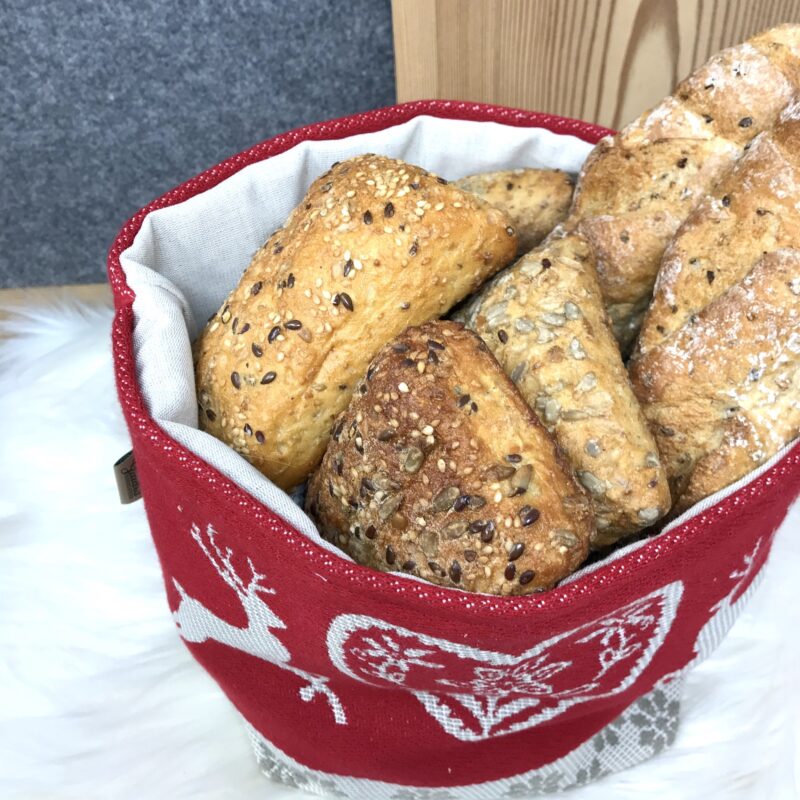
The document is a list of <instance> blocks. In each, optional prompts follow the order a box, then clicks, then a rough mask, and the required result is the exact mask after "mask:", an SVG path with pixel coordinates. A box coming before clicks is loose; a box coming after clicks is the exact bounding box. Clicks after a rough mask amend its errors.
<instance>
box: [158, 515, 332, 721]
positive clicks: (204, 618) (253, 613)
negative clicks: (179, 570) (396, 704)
mask: <svg viewBox="0 0 800 800" xmlns="http://www.w3.org/2000/svg"><path fill="white" fill-rule="evenodd" d="M190 532H191V536H192V538H193V539H194V540H195V542H197V544H198V546H199V547H200V549H201V550H202V551H203V553H204V555H205V556H206V558H207V559H208V560H209V561H210V562H211V564H212V566H213V567H214V569H215V570H216V571H217V573H218V574H219V576H220V577H221V578H222V580H224V581H225V583H226V584H227V585H228V586H229V587H230V588H231V589H233V591H234V592H235V593H236V596H237V598H238V599H239V602H240V604H241V606H242V610H243V611H244V613H245V615H246V617H247V625H246V626H245V627H239V626H237V625H232V624H231V623H229V622H227V621H226V620H224V619H222V618H220V617H218V616H217V615H216V614H214V613H213V612H212V611H210V610H209V609H208V608H206V607H205V606H204V605H203V604H202V603H201V602H200V601H199V600H197V599H195V598H194V597H191V596H190V595H189V594H188V593H187V592H186V590H185V589H184V588H183V586H181V584H180V583H178V581H177V580H176V579H175V578H173V579H172V582H173V584H174V585H175V588H176V590H177V591H178V594H179V595H180V598H181V599H180V603H179V604H178V608H177V610H176V611H175V612H174V613H173V618H174V619H175V622H176V624H177V626H178V629H179V630H180V633H181V636H182V637H183V638H184V639H185V640H186V641H187V642H194V643H200V642H205V641H208V640H213V641H216V642H220V643H221V644H225V645H228V646H229V647H233V648H234V649H236V650H239V651H241V652H243V653H248V654H249V655H252V656H255V657H256V658H260V659H263V660H264V661H268V662H269V663H270V664H274V665H275V666H277V667H280V668H281V669H284V670H286V671H287V672H291V673H293V674H294V675H297V676H298V677H300V678H302V679H303V680H304V681H306V684H305V685H304V686H302V687H301V688H300V691H299V694H300V699H301V700H303V701H304V702H306V703H308V702H311V701H312V700H313V699H314V698H315V697H316V696H317V695H319V694H321V695H323V696H324V697H325V699H326V700H327V702H328V705H329V706H330V708H331V711H332V713H333V717H334V720H335V721H336V723H337V724H339V725H345V724H346V723H347V716H346V714H345V712H344V708H343V707H342V704H341V702H340V701H339V698H338V697H337V695H336V694H335V693H334V692H333V690H332V689H331V688H330V687H329V686H328V685H327V681H328V679H327V678H326V677H324V676H322V675H316V674H314V673H312V672H306V671H305V670H303V669H300V668H299V667H295V666H294V665H293V664H290V663H289V661H290V660H291V653H290V652H289V650H288V649H287V648H286V646H285V645H284V644H283V642H281V640H280V639H279V638H278V637H277V636H276V635H275V634H274V633H273V632H272V630H273V629H277V630H285V629H286V623H285V622H284V621H283V620H282V619H281V618H280V617H279V616H278V615H277V614H276V613H275V612H274V611H273V610H272V609H271V608H270V607H269V605H268V604H267V603H266V602H265V600H264V595H274V594H276V592H275V590H274V589H272V588H269V587H267V586H265V585H264V583H263V581H265V580H266V577H267V576H266V575H264V574H262V573H260V572H258V570H257V569H256V568H255V566H254V564H253V562H252V560H251V559H250V558H248V559H247V567H248V570H249V573H250V577H249V579H248V580H247V581H245V580H244V579H243V578H242V576H241V575H240V574H239V573H238V571H237V570H236V568H235V567H234V565H233V558H234V555H235V554H234V552H233V550H232V549H231V548H230V547H225V548H224V549H223V548H221V547H220V546H219V544H218V543H217V536H218V534H217V531H215V530H214V528H213V527H212V526H211V525H208V526H207V527H206V530H205V534H204V532H203V531H202V530H201V529H200V527H199V526H198V525H192V527H191V531H190Z"/></svg>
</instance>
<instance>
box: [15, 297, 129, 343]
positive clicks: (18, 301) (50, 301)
mask: <svg viewBox="0 0 800 800" xmlns="http://www.w3.org/2000/svg"><path fill="white" fill-rule="evenodd" d="M73 302H82V303H88V304H90V305H95V306H96V305H106V306H108V307H109V308H110V307H111V306H112V305H113V300H112V297H111V287H110V286H109V285H108V284H107V283H86V284H80V285H78V284H75V285H69V286H34V287H29V288H21V289H0V321H2V320H4V319H8V318H9V317H14V316H15V315H16V314H19V313H25V311H31V310H33V309H36V308H40V307H42V306H52V305H57V304H59V303H73ZM12 335H13V327H8V326H6V327H0V341H2V340H3V339H4V338H9V337H10V336H12Z"/></svg>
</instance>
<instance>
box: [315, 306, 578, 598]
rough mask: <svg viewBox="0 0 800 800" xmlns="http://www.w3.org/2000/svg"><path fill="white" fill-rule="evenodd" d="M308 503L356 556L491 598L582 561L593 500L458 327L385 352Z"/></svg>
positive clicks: (342, 422)
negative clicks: (489, 594) (590, 502)
mask: <svg viewBox="0 0 800 800" xmlns="http://www.w3.org/2000/svg"><path fill="white" fill-rule="evenodd" d="M306 505H307V508H308V511H309V513H310V514H311V515H312V516H313V517H314V518H315V519H316V520H317V523H318V525H319V528H320V531H321V532H322V534H323V536H325V537H326V538H328V539H329V540H330V541H332V542H334V543H335V544H337V545H339V546H340V547H341V548H342V549H343V550H345V551H346V552H347V553H349V554H350V555H351V556H352V557H353V558H354V559H355V560H356V561H357V562H359V563H360V564H364V565H367V566H370V567H374V568H376V569H379V570H383V571H405V572H408V573H410V574H413V575H417V576H419V577H421V578H424V579H426V580H428V581H431V582H433V583H438V584H441V585H443V586H458V587H462V588H464V589H467V590H470V591H476V592H486V593H492V594H505V595H508V594H526V593H528V592H533V591H537V590H540V589H545V588H547V587H550V586H552V585H553V584H555V583H556V582H557V581H558V580H560V579H561V578H563V577H565V576H566V575H568V574H569V573H571V572H572V571H573V570H575V569H576V568H577V567H578V565H579V564H580V563H581V562H582V561H583V560H584V558H585V557H586V554H587V552H588V545H589V538H590V536H591V532H592V515H591V509H590V505H589V501H588V499H587V497H586V496H585V494H584V493H583V491H582V490H581V488H580V487H579V486H578V484H577V483H576V481H575V479H574V478H573V476H572V472H571V470H570V468H569V465H568V464H567V463H566V462H565V461H564V460H563V458H562V456H561V455H560V453H559V451H558V448H557V447H556V445H555V443H554V442H553V440H552V439H551V437H550V436H549V435H548V433H547V431H546V430H545V429H544V428H543V427H542V425H541V424H540V423H539V421H538V420H537V419H536V417H535V416H534V415H533V414H532V413H531V410H530V409H529V408H528V406H527V405H526V404H525V402H524V401H523V399H522V397H521V396H520V395H519V392H517V390H516V389H515V388H514V385H513V384H512V383H511V382H510V381H509V380H508V378H507V377H506V376H505V375H504V374H503V372H502V370H501V369H500V367H499V365H498V364H497V362H496V361H495V359H494V358H493V357H492V356H491V354H490V353H489V352H488V350H487V348H486V346H485V344H484V343H483V342H482V341H481V340H480V339H479V338H478V337H477V336H476V335H475V334H474V333H472V332H470V331H466V330H464V328H463V327H462V326H461V325H458V324H456V323H453V322H431V323H428V324H427V325H423V326H422V327H419V328H410V329H408V330H406V331H405V332H404V333H403V334H401V335H400V336H399V337H398V338H397V339H396V340H395V341H394V342H393V343H392V344H390V345H387V346H386V347H384V349H383V350H381V352H380V353H379V354H378V355H377V356H376V358H375V360H374V361H373V362H372V364H371V365H370V367H369V370H368V372H367V375H366V378H365V379H364V380H363V381H362V382H361V383H359V384H358V386H357V387H356V391H355V393H354V395H353V399H352V401H351V403H350V405H349V406H348V408H347V410H346V411H345V412H344V413H343V414H341V416H339V418H338V419H337V420H336V423H335V425H334V428H333V433H332V437H331V441H330V444H329V445H328V449H327V451H326V453H325V457H324V459H323V461H322V464H321V466H320V467H319V469H318V470H317V472H316V473H315V474H314V476H313V477H312V479H311V481H310V482H309V486H308V494H307V501H306Z"/></svg>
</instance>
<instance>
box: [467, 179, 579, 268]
mask: <svg viewBox="0 0 800 800" xmlns="http://www.w3.org/2000/svg"><path fill="white" fill-rule="evenodd" d="M454 183H455V185H456V186H458V188H459V189H463V190H464V191H465V192H472V193H473V194H477V195H478V197H481V198H483V199H484V200H486V202H487V203H490V204H491V205H493V206H495V208H499V209H500V210H501V211H503V212H505V213H506V214H507V215H508V217H509V219H510V220H511V224H512V225H513V226H514V227H515V228H516V229H517V234H518V235H519V252H520V253H521V254H522V253H527V252H528V251H529V250H532V249H533V248H534V247H536V245H537V244H539V243H540V242H541V241H542V239H544V237H545V236H547V234H548V233H550V231H551V230H553V228H555V226H556V225H558V223H559V222H563V221H564V219H566V216H567V212H568V211H569V206H570V203H571V202H572V189H573V187H574V186H575V181H574V179H573V178H572V176H571V175H570V174H569V173H568V172H563V171H562V170H560V169H508V170H503V171H501V172H481V173H478V174H477V175H468V176H467V177H466V178H461V180H458V181H455V182H454Z"/></svg>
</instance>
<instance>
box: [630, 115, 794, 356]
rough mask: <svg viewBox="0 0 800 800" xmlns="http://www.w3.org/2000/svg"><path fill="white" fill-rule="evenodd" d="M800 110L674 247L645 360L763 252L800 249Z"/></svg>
mask: <svg viewBox="0 0 800 800" xmlns="http://www.w3.org/2000/svg"><path fill="white" fill-rule="evenodd" d="M798 201H800V104H798V103H793V104H791V105H790V106H789V107H788V108H787V109H785V110H784V112H783V113H782V114H781V119H780V121H779V123H778V125H777V126H776V127H775V128H773V129H772V130H770V131H764V132H763V133H761V134H759V135H758V136H757V137H756V138H755V139H754V140H753V142H752V143H751V145H750V147H749V148H748V151H747V152H746V153H745V154H744V156H742V158H741V159H740V160H739V161H738V162H737V163H736V164H735V165H734V167H733V168H732V169H731V170H730V171H729V172H728V173H727V174H726V175H725V177H724V178H723V179H722V180H721V181H720V183H719V184H718V185H717V187H716V188H715V190H714V192H713V194H711V195H710V196H709V197H707V198H706V199H705V200H704V201H703V202H702V203H700V205H699V206H698V207H697V208H695V210H694V211H693V212H692V213H691V215H690V216H689V218H688V219H687V220H686V222H685V223H684V225H683V226H682V227H681V229H680V231H679V232H678V234H677V235H676V237H675V238H674V239H673V240H672V242H671V243H670V245H669V246H668V247H667V251H666V253H665V254H664V260H663V262H662V265H661V269H660V271H659V274H658V279H657V281H656V287H655V291H654V293H653V302H652V303H651V305H650V308H649V310H648V312H647V316H646V317H645V322H644V324H643V326H642V331H641V334H640V336H639V340H638V342H637V357H638V355H641V354H643V353H645V352H647V351H648V350H650V349H651V348H652V347H654V346H656V345H657V344H659V343H661V342H663V341H665V340H666V339H668V338H669V337H670V336H671V335H672V334H673V333H674V332H675V331H677V330H679V329H680V328H682V327H683V325H684V324H685V323H686V322H687V321H688V320H689V319H691V318H692V317H693V316H694V315H695V314H697V313H698V312H699V311H700V310H702V309H703V308H705V307H706V306H707V305H708V304H709V303H710V302H711V301H712V300H713V299H714V298H716V297H719V296H720V295H721V294H723V293H724V292H725V291H726V290H727V289H729V288H730V287H731V286H733V285H734V284H736V283H738V282H739V281H740V280H741V279H742V278H743V277H744V276H745V275H746V274H747V273H748V272H749V271H750V270H751V269H752V268H753V265H754V264H755V263H756V261H758V259H759V258H760V257H761V256H762V254H763V253H769V252H772V251H774V250H777V249H779V248H784V247H789V248H800V207H798Z"/></svg>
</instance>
